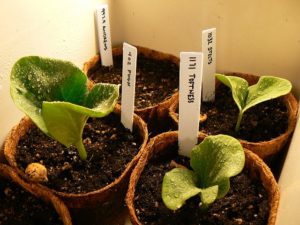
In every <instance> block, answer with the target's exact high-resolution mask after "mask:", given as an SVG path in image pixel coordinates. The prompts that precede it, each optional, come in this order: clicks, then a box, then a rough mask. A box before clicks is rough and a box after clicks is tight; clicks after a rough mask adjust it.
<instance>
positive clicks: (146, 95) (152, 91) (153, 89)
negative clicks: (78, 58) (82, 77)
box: [83, 46, 179, 133]
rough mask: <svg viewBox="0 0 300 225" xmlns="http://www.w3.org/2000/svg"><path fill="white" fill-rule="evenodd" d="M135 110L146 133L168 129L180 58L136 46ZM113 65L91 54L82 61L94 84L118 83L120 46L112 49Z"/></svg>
mask: <svg viewBox="0 0 300 225" xmlns="http://www.w3.org/2000/svg"><path fill="white" fill-rule="evenodd" d="M136 48H137V51H138V56H137V74H136V88H135V90H136V95H135V113H136V114H138V115H139V116H141V117H142V118H143V119H144V120H145V121H146V122H147V123H148V127H149V132H152V133H159V132H160V131H161V130H165V129H169V126H170V125H171V121H169V117H168V108H169V107H170V105H171V104H172V102H173V101H174V99H175V98H176V96H177V95H178V92H177V90H178V86H179V76H178V74H179V59H178V58H177V57H175V56H173V55H170V54H166V53H162V52H159V51H155V50H152V49H148V48H145V47H139V46H137V47H136ZM112 51H113V60H114V65H113V66H111V67H105V66H101V57H100V56H99V55H96V56H94V57H93V58H91V59H90V60H89V61H88V62H86V63H85V65H84V69H83V71H84V72H85V73H86V74H87V76H88V77H89V79H90V80H92V81H93V82H95V83H98V82H111V83H114V84H121V80H122V57H123V49H122V47H117V48H113V50H112Z"/></svg>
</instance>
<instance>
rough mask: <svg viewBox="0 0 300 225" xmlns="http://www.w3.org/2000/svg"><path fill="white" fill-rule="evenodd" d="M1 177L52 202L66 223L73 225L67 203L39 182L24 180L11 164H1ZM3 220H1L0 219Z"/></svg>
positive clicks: (66, 224) (65, 224)
mask: <svg viewBox="0 0 300 225" xmlns="http://www.w3.org/2000/svg"><path fill="white" fill-rule="evenodd" d="M0 177H2V178H4V179H5V180H9V181H12V182H14V183H16V184H18V185H19V186H20V187H22V188H23V189H25V190H26V191H27V192H29V193H31V194H32V195H34V196H35V197H37V198H40V199H42V200H44V201H45V202H47V203H50V204H52V206H53V207H54V209H55V210H56V212H57V214H58V215H59V216H60V218H61V220H62V222H63V224H64V225H71V224H72V221H71V217H70V213H69V210H68V208H67V207H66V206H65V204H64V203H63V202H62V201H61V200H60V199H59V198H57V197H56V196H55V195H54V194H53V193H52V192H51V191H49V190H47V189H45V188H44V187H42V186H40V185H37V184H30V183H27V182H26V181H24V180H23V179H22V178H20V177H19V176H18V174H17V173H16V172H15V171H14V170H13V169H12V168H11V167H9V166H7V165H4V164H0ZM0 222H1V221H0Z"/></svg>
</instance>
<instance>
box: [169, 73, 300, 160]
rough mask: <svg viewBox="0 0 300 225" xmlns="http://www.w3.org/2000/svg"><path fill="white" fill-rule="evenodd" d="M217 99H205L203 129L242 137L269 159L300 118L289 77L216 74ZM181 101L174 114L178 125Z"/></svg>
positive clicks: (171, 113)
mask: <svg viewBox="0 0 300 225" xmlns="http://www.w3.org/2000/svg"><path fill="white" fill-rule="evenodd" d="M216 78H217V79H218V80H217V82H216V97H215V101H214V102H202V104H201V115H202V116H201V118H202V121H200V128H199V131H200V132H201V133H202V134H205V135H210V134H219V133H225V134H229V135H232V136H234V137H236V138H238V139H239V140H240V141H241V143H242V144H243V146H244V147H246V148H248V149H250V150H251V151H253V152H255V153H256V154H257V155H259V156H260V157H261V158H263V159H266V158H269V156H272V155H275V154H276V153H277V152H278V151H279V150H281V149H282V148H283V146H284V145H285V144H286V143H287V141H288V140H289V137H290V136H291V134H292V132H293V130H294V128H295V124H296V118H297V108H298V103H297V100H296V99H295V97H294V96H293V94H292V93H291V89H292V85H291V83H290V82H289V81H288V80H285V79H282V78H278V77H274V76H261V77H258V76H254V75H247V74H238V73H234V74H231V75H227V76H226V75H222V74H216ZM177 108H178V100H176V101H175V102H174V104H173V105H172V106H171V107H170V116H171V117H172V120H173V121H174V122H175V123H176V124H178V114H177Z"/></svg>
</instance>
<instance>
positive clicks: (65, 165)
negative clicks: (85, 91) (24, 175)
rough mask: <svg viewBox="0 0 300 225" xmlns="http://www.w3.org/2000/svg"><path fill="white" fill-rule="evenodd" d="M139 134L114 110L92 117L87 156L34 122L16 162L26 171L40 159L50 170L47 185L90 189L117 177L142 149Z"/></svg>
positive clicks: (67, 189)
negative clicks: (84, 158) (58, 139)
mask: <svg viewBox="0 0 300 225" xmlns="http://www.w3.org/2000/svg"><path fill="white" fill-rule="evenodd" d="M141 142H142V141H141V140H140V137H139V135H138V134H136V133H135V131H134V132H133V133H131V132H130V131H129V130H127V129H126V128H124V126H123V125H122V124H121V122H120V118H119V117H118V116H117V115H115V114H114V113H111V114H110V115H108V116H106V117H103V118H101V119H92V118H90V119H89V120H88V121H87V124H86V126H85V128H84V132H83V143H84V145H85V147H86V151H87V155H88V157H87V160H86V161H83V160H81V159H80V158H79V155H78V152H77V150H76V149H75V148H74V147H70V148H69V149H68V148H66V147H64V146H63V145H61V144H60V143H58V142H57V141H55V140H52V139H50V138H49V137H48V136H46V135H45V134H43V133H42V132H41V131H40V130H39V129H38V128H37V127H35V126H33V127H32V128H31V129H30V130H29V131H28V132H27V134H26V135H25V136H23V137H22V138H21V139H20V141H19V144H18V146H17V154H16V159H17V164H18V165H19V167H20V168H21V169H22V170H24V171H25V169H26V167H27V165H28V164H30V163H32V162H39V163H41V164H43V165H45V167H46V168H47V170H48V180H49V181H48V182H47V183H45V185H47V186H48V187H50V188H52V189H55V190H57V191H61V192H67V193H87V192H90V191H94V190H97V189H100V188H102V187H104V186H106V185H108V184H110V183H111V182H113V181H114V180H115V179H117V178H118V177H119V176H120V175H121V174H122V172H123V171H124V169H125V168H126V166H127V164H128V163H129V162H130V161H131V160H132V159H133V158H134V156H135V155H136V154H137V153H138V151H139V146H140V145H141Z"/></svg>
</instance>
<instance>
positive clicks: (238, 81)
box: [215, 74, 248, 110]
mask: <svg viewBox="0 0 300 225" xmlns="http://www.w3.org/2000/svg"><path fill="white" fill-rule="evenodd" d="M215 76H216V77H217V78H218V80H219V81H221V82H222V83H223V84H225V85H226V86H227V87H229V88H230V89H231V92H232V97H233V99H234V101H235V103H236V105H237V106H238V108H239V110H242V109H243V108H244V107H245V104H246V99H247V95H248V82H247V81H246V80H245V79H243V78H240V77H235V76H225V75H223V74H216V75H215Z"/></svg>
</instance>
